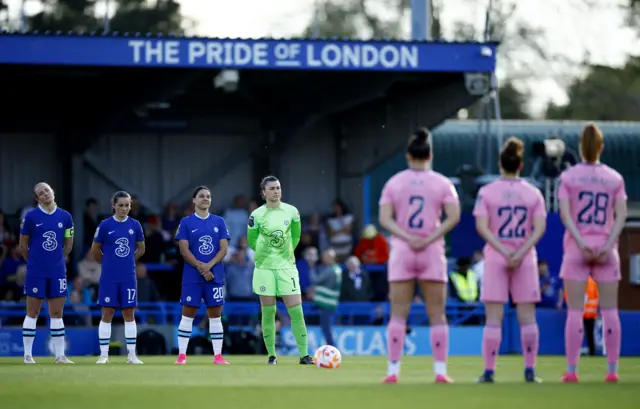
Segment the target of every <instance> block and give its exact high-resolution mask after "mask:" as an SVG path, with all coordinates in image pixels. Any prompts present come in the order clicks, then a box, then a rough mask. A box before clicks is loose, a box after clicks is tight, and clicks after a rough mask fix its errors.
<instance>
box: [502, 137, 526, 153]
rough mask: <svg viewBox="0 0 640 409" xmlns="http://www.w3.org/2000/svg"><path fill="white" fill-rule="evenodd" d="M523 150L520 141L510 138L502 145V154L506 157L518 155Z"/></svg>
mask: <svg viewBox="0 0 640 409" xmlns="http://www.w3.org/2000/svg"><path fill="white" fill-rule="evenodd" d="M523 150H524V146H523V143H522V141H520V140H519V139H516V138H514V137H511V138H509V139H507V142H505V144H504V148H503V152H504V153H506V154H507V155H519V154H520V153H521V152H522V151H523Z"/></svg>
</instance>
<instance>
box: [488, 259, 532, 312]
mask: <svg viewBox="0 0 640 409" xmlns="http://www.w3.org/2000/svg"><path fill="white" fill-rule="evenodd" d="M509 293H511V299H512V300H513V302H514V303H515V304H535V303H538V302H540V299H541V298H540V276H539V273H538V260H537V259H536V257H527V258H525V259H524V260H522V264H520V267H518V268H515V269H510V268H508V267H507V260H499V259H488V260H486V259H485V262H484V276H483V278H482V291H481V299H482V301H483V302H496V303H506V302H508V301H509Z"/></svg>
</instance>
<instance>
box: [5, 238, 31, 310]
mask: <svg viewBox="0 0 640 409" xmlns="http://www.w3.org/2000/svg"><path fill="white" fill-rule="evenodd" d="M3 247H4V250H3V251H2V254H0V298H5V297H4V295H6V293H9V292H10V293H11V294H13V296H16V295H17V294H20V292H21V291H20V289H21V288H20V287H19V286H18V269H19V267H20V266H21V265H24V264H26V262H25V261H24V260H23V259H22V258H21V257H20V253H19V251H18V245H17V244H15V245H13V246H11V247H10V248H9V249H8V250H7V248H6V246H3Z"/></svg>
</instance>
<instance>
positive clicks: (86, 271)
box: [78, 251, 102, 295]
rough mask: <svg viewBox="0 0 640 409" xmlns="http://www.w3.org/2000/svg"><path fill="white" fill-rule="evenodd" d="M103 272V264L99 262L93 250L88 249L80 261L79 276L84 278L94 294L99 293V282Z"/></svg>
mask: <svg viewBox="0 0 640 409" xmlns="http://www.w3.org/2000/svg"><path fill="white" fill-rule="evenodd" d="M101 274H102V264H100V263H98V262H97V261H96V259H95V258H94V257H93V254H92V253H91V251H87V252H86V253H85V255H84V258H83V259H82V260H80V262H79V263H78V277H80V278H82V279H83V280H84V282H85V284H86V286H87V288H89V290H90V291H91V292H92V294H93V295H97V293H98V284H99V283H100V275H101Z"/></svg>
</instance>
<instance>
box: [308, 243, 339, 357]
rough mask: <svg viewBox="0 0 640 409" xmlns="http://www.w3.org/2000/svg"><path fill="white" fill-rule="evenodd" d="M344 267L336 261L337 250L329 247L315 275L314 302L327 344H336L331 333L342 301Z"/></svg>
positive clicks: (323, 254)
mask: <svg viewBox="0 0 640 409" xmlns="http://www.w3.org/2000/svg"><path fill="white" fill-rule="evenodd" d="M341 282H342V269H341V268H340V266H339V265H338V264H337V263H336V252H335V251H334V250H333V249H327V250H325V251H324V252H323V253H322V265H321V266H320V268H319V269H318V273H317V274H316V275H314V277H313V280H312V284H313V303H314V304H315V305H316V307H317V308H318V312H319V313H320V327H321V328H322V335H323V336H324V339H325V341H326V343H327V345H335V344H334V342H333V336H332V334H331V324H332V321H333V314H334V312H335V310H336V308H337V307H338V302H339V301H340V287H341Z"/></svg>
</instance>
